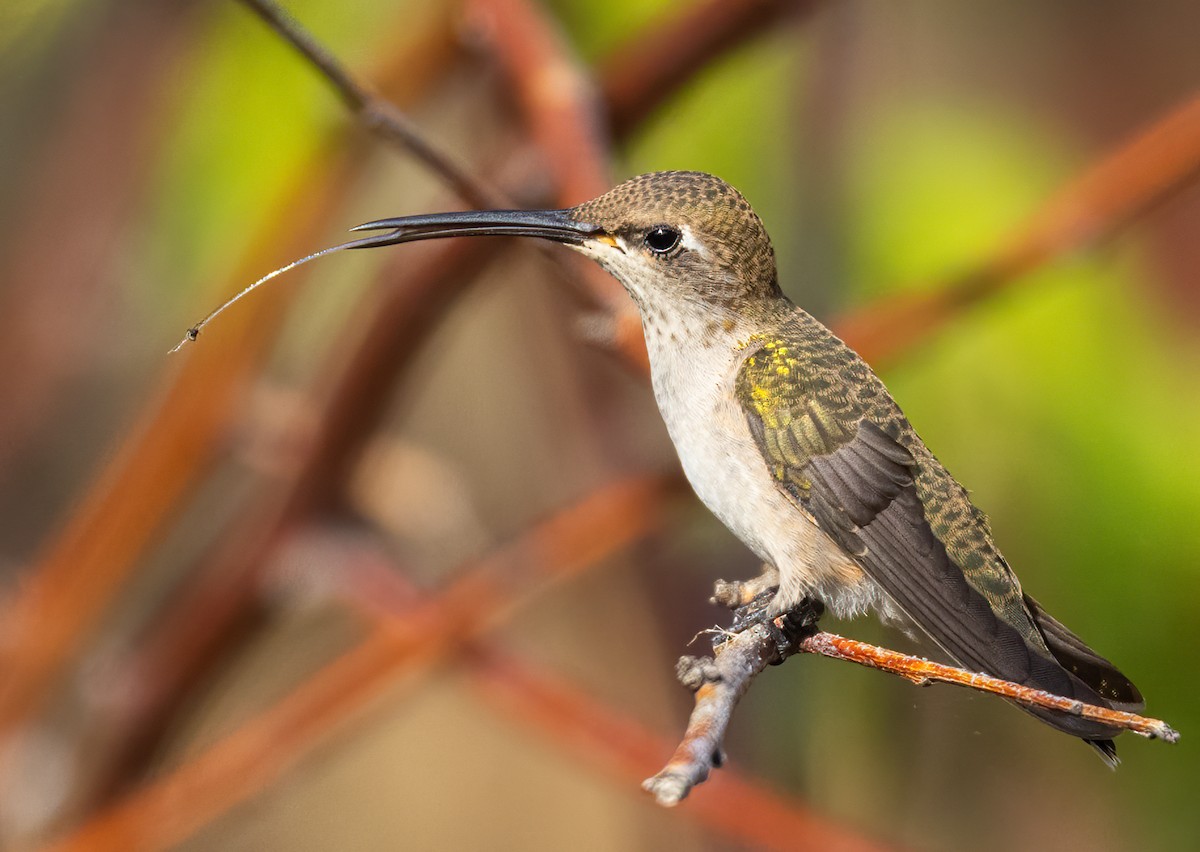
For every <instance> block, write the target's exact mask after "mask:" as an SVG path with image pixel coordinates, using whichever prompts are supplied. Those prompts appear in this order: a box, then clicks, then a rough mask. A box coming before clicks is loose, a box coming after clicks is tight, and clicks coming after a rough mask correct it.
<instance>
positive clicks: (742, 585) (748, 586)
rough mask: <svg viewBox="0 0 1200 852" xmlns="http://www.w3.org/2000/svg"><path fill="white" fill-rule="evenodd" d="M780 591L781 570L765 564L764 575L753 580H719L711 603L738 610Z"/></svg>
mask: <svg viewBox="0 0 1200 852" xmlns="http://www.w3.org/2000/svg"><path fill="white" fill-rule="evenodd" d="M778 590H779V570H778V569H777V568H775V566H774V565H767V564H765V563H764V564H763V570H762V573H761V574H759V575H758V576H757V577H755V578H754V579H753V580H717V582H716V584H715V585H714V586H713V596H712V597H711V598H709V602H710V603H713V604H716V605H717V606H723V607H725V608H726V609H732V610H737V609H739V608H742V607H746V606H749V605H750V604H751V603H753V602H754V600H755V599H757V598H760V597H762V596H763V595H764V594H769V595H774V594H775V592H776V591H778Z"/></svg>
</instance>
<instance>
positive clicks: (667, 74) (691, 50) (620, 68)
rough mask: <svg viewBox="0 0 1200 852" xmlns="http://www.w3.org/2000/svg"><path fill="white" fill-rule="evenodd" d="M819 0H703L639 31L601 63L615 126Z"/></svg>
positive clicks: (625, 127)
mask: <svg viewBox="0 0 1200 852" xmlns="http://www.w3.org/2000/svg"><path fill="white" fill-rule="evenodd" d="M818 5H819V3H818V2H817V0H700V2H696V3H692V4H691V5H690V6H686V7H684V8H682V9H680V10H679V11H678V12H675V13H674V14H673V15H672V16H671V17H670V18H668V19H666V20H664V21H663V22H662V23H660V24H657V25H656V26H652V27H650V28H649V29H647V30H645V31H644V32H641V33H638V34H637V35H636V36H634V37H633V38H632V39H630V40H629V41H628V42H627V43H626V44H624V45H622V46H621V47H620V48H619V49H617V50H616V51H614V52H613V53H612V55H611V56H609V57H607V58H606V59H605V60H604V61H603V62H602V63H601V65H600V75H599V76H600V79H601V81H602V89H603V92H604V100H605V102H606V103H607V105H608V116H609V122H610V125H611V131H612V133H613V135H614V136H616V137H623V136H625V135H626V134H627V133H628V132H629V131H631V130H632V129H633V128H635V127H638V126H640V125H641V124H642V123H643V122H644V121H645V120H646V119H647V118H648V117H649V116H650V114H651V113H653V112H654V110H656V109H657V108H658V107H659V106H660V105H661V104H662V103H663V101H664V100H666V99H667V98H669V97H670V96H671V95H673V94H674V93H675V92H677V91H678V90H679V89H680V88H681V87H682V86H683V84H685V83H687V82H688V81H690V80H691V79H692V77H694V76H695V74H696V72H698V71H700V70H701V69H703V68H706V67H708V66H710V65H711V64H712V62H713V60H714V59H716V58H718V57H719V56H721V55H722V54H725V53H727V52H729V51H730V50H732V49H734V48H736V47H740V46H741V45H743V44H745V43H746V42H748V41H750V40H751V39H752V38H754V37H755V36H757V35H759V34H760V33H763V32H766V31H768V30H769V29H771V28H772V27H773V26H775V25H776V24H777V23H779V21H780V20H781V19H783V18H785V17H788V16H790V15H796V16H799V15H803V14H807V13H809V12H812V11H813V10H815V9H816V8H817V6H818Z"/></svg>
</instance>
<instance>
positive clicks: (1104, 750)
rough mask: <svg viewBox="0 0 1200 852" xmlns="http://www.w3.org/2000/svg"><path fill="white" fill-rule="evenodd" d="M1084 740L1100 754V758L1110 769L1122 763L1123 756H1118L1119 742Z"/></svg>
mask: <svg viewBox="0 0 1200 852" xmlns="http://www.w3.org/2000/svg"><path fill="white" fill-rule="evenodd" d="M1084 742H1085V743H1087V744H1088V745H1090V746H1091V747H1092V748H1094V749H1095V750H1096V754H1098V755H1100V759H1101V760H1103V761H1104V763H1105V764H1106V765H1107V766H1108V768H1109V769H1116V768H1117V766H1118V765H1119V764H1120V763H1121V758H1119V757H1117V744H1116V743H1115V742H1113V741H1112V740H1084Z"/></svg>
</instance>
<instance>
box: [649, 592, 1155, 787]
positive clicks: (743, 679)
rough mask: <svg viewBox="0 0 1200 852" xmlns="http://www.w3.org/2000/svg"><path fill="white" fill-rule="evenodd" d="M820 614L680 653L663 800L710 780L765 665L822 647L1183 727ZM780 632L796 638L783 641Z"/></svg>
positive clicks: (1008, 694) (1078, 709)
mask: <svg viewBox="0 0 1200 852" xmlns="http://www.w3.org/2000/svg"><path fill="white" fill-rule="evenodd" d="M817 615H818V613H814V612H812V611H811V610H804V609H798V610H797V611H796V612H794V613H789V614H788V615H787V616H784V617H782V618H777V619H775V620H774V622H773V625H772V626H773V627H774V628H775V629H774V630H772V629H770V627H768V626H767V625H766V624H763V623H758V624H753V625H751V626H750V627H748V628H746V629H744V630H741V631H739V632H736V633H729V634H727V638H726V639H725V641H723V642H722V643H721V644H720V645H719V646H718V647H717V649H716V652H715V654H714V656H712V657H681V658H680V660H679V665H678V667H677V674H678V676H679V680H680V682H681V683H683V685H684V686H686V687H688V688H689V689H691V690H692V691H693V692H694V693H695V696H696V706H695V708H694V709H693V710H692V715H691V718H690V719H689V720H688V726H687V730H686V732H685V733H684V736H683V740H682V741H681V742H680V743H679V746H678V747H677V748H676V749H675V753H674V754H673V755H672V756H671V759H670V760H669V761H668V762H667V765H666V766H664V767H663V768H662V769H661V770H659V772H658V774H656V775H654V776H652V777H651V778H648V779H646V781H645V782H643V784H642V786H643V787H644V788H645V789H646V791H647V792H649V793H650V794H651V795H653V796H654V797H655V799H656V800H657V801H658V803H659V804H660V805H665V806H668V807H670V806H673V805H676V804H678V803H679V802H680V801H682V800H683V799H684V797H686V796H687V795H688V793H689V792H691V790H692V789H693V788H694V787H695V786H696V785H698V784H701V783H703V782H704V781H705V780H706V779H707V778H708V776H709V773H710V772H711V771H712V770H713V769H714V768H716V767H718V766H720V765H721V762H722V760H723V756H722V753H721V744H722V743H723V742H724V739H725V731H726V729H727V728H728V726H729V722H730V720H731V719H732V717H733V710H734V708H735V707H736V706H737V703H738V701H739V700H740V699H741V697H742V696H743V695H745V694H746V691H747V690H748V689H749V688H750V684H751V683H752V682H753V681H754V678H756V677H757V676H758V675H759V674H760V673H761V672H762V671H763V669H765V668H766V667H767V666H768V665H772V664H778V663H781V662H783V661H784V660H786V659H787V658H788V657H790V656H792V655H793V654H820V655H822V656H825V657H832V658H834V659H837V660H846V661H848V662H852V663H858V664H859V665H862V666H867V667H869V668H873V669H879V670H880V671H885V672H889V673H891V674H894V675H899V676H900V677H903V678H906V679H907V680H909V681H912V682H913V683H915V684H916V685H918V686H926V685H928V684H930V683H934V682H938V683H949V684H954V685H957V686H965V687H967V688H969V689H975V690H978V691H980V692H988V693H991V694H993V695H999V696H1002V697H1004V698H1007V699H1009V700H1011V701H1015V702H1017V703H1019V704H1025V705H1028V706H1032V707H1044V708H1047V709H1050V710H1058V711H1060V712H1062V713H1067V714H1070V715H1073V716H1082V717H1084V718H1086V719H1093V720H1095V721H1098V722H1103V723H1105V724H1107V725H1111V726H1112V727H1114V728H1119V729H1121V730H1126V731H1131V732H1133V733H1135V734H1139V735H1140V736H1143V737H1148V738H1150V739H1161V740H1165V741H1166V742H1169V743H1175V742H1178V741H1179V733H1178V732H1177V731H1175V730H1174V729H1173V728H1171V727H1170V726H1169V725H1167V724H1166V723H1165V722H1162V721H1159V720H1158V719H1149V718H1146V717H1143V716H1138V715H1136V714H1134V713H1125V712H1123V711H1120V710H1112V709H1109V708H1107V707H1097V706H1094V705H1091V704H1085V703H1083V702H1082V701H1076V700H1074V699H1070V698H1063V697H1062V696H1058V695H1053V694H1051V693H1049V692H1045V691H1043V690H1040V689H1032V688H1030V687H1028V686H1021V685H1020V684H1016V683H1010V682H1009V681H1006V680H1001V679H1000V678H996V677H992V676H990V675H985V674H979V673H974V672H968V671H965V670H963V669H960V668H956V667H954V666H947V665H942V664H941V663H934V662H930V661H929V660H925V659H921V658H920V657H911V656H909V655H907V654H901V653H900V652H898V651H892V650H889V649H887V648H880V647H878V646H877V645H870V644H868V643H866V642H859V641H857V640H855V639H846V638H844V637H842V636H837V635H835V634H833V633H825V632H823V631H818V630H817V629H816V616H817ZM785 619H791V620H792V623H791V624H785ZM781 637H783V638H785V639H787V640H790V641H787V642H781V641H780V640H781Z"/></svg>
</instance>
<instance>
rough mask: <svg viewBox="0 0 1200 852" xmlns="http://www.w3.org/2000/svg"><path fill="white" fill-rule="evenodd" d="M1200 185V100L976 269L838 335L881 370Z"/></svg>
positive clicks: (1068, 193) (1092, 174) (1049, 204)
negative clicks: (1043, 269)
mask: <svg viewBox="0 0 1200 852" xmlns="http://www.w3.org/2000/svg"><path fill="white" fill-rule="evenodd" d="M1197 177H1200V96H1197V97H1193V98H1192V99H1191V100H1189V101H1188V102H1187V103H1185V104H1183V105H1182V106H1180V107H1178V108H1177V109H1175V110H1173V111H1172V112H1170V113H1169V114H1167V115H1166V116H1164V117H1163V118H1161V119H1159V120H1158V121H1156V122H1155V123H1154V124H1152V125H1151V126H1150V127H1149V128H1148V129H1144V130H1142V131H1141V132H1139V133H1138V135H1137V136H1135V137H1134V139H1133V140H1132V141H1130V142H1128V143H1127V144H1125V145H1122V146H1121V147H1119V148H1117V149H1116V150H1115V151H1113V152H1111V153H1110V154H1108V155H1107V156H1106V157H1103V158H1102V159H1100V160H1099V161H1098V162H1096V163H1095V164H1094V165H1092V166H1091V167H1090V168H1088V169H1087V170H1086V171H1085V172H1084V173H1083V174H1082V175H1080V176H1079V177H1077V178H1076V179H1075V180H1073V181H1071V182H1070V183H1068V184H1067V185H1066V186H1064V187H1063V188H1062V189H1060V190H1059V191H1058V192H1057V193H1055V194H1054V195H1052V196H1051V197H1050V198H1049V199H1047V201H1046V202H1045V203H1044V204H1043V205H1042V207H1041V208H1040V209H1039V210H1037V211H1035V212H1034V213H1033V214H1032V215H1031V216H1029V217H1028V218H1027V219H1026V220H1025V221H1024V223H1023V225H1022V227H1021V228H1020V229H1018V230H1017V231H1016V232H1015V233H1013V234H1012V235H1011V236H1010V237H1009V238H1008V239H1007V240H1005V241H1004V242H1003V243H1002V244H1001V245H1000V247H999V248H998V249H997V250H996V251H995V252H993V253H992V254H990V255H988V256H987V257H984V258H983V259H982V260H981V261H980V262H979V263H977V264H976V265H975V266H974V267H973V268H971V269H969V270H967V271H966V272H964V273H962V274H961V275H958V276H957V277H955V278H953V279H951V280H950V281H948V282H946V284H945V285H943V286H942V287H940V288H939V289H937V290H935V291H933V292H918V293H905V294H902V295H899V296H895V297H892V298H886V299H882V300H880V301H878V302H875V303H873V304H870V305H867V306H866V307H864V308H862V309H861V310H859V311H857V312H855V313H852V314H850V315H849V316H846V317H844V318H842V319H841V320H840V321H838V322H837V323H836V325H835V330H836V331H837V332H838V333H839V334H840V335H841V336H842V337H843V338H844V339H845V340H846V342H847V343H849V344H850V345H851V346H853V347H854V348H855V349H857V350H858V351H859V353H860V354H862V356H863V357H864V358H866V359H867V360H868V361H871V362H872V363H875V364H878V363H880V362H882V361H885V360H892V359H895V358H897V357H899V356H900V355H902V354H904V353H905V352H906V351H908V350H909V349H910V348H912V347H913V346H915V345H917V344H919V343H921V342H922V341H925V340H928V339H929V338H930V337H931V336H932V335H933V334H935V333H937V332H938V331H939V330H941V329H942V328H944V327H945V326H946V325H947V324H949V323H950V322H951V321H952V320H954V319H955V318H957V317H959V316H961V315H962V314H963V313H964V312H965V311H966V310H967V309H969V308H970V307H972V306H974V305H977V304H979V303H980V302H981V301H983V300H985V299H987V298H990V297H991V296H993V295H995V294H996V293H997V292H999V291H1001V290H1003V289H1005V288H1008V287H1012V286H1014V285H1015V284H1018V283H1020V282H1021V281H1023V280H1027V279H1026V278H1024V277H1023V276H1026V275H1027V274H1028V273H1029V272H1031V271H1032V270H1034V269H1036V268H1037V267H1039V266H1041V265H1043V264H1045V263H1047V262H1049V261H1050V260H1052V259H1054V258H1056V257H1059V256H1061V255H1063V254H1066V253H1067V252H1070V251H1073V250H1076V249H1079V248H1082V247H1084V246H1086V245H1089V244H1092V243H1096V242H1098V241H1100V240H1103V239H1107V238H1109V237H1111V236H1113V235H1114V234H1116V233H1118V232H1119V231H1120V230H1121V228H1123V227H1124V226H1126V225H1128V224H1129V223H1130V222H1132V221H1133V220H1135V219H1136V218H1137V217H1139V216H1141V215H1144V214H1145V213H1146V212H1147V211H1149V210H1151V209H1152V208H1154V207H1155V206H1156V205H1159V204H1162V203H1163V202H1165V201H1166V200H1167V199H1169V198H1171V197H1172V196H1173V195H1174V194H1175V193H1177V192H1179V191H1180V190H1181V189H1183V188H1184V187H1186V186H1187V185H1188V184H1190V183H1191V182H1193V181H1195V180H1196V178H1197Z"/></svg>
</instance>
